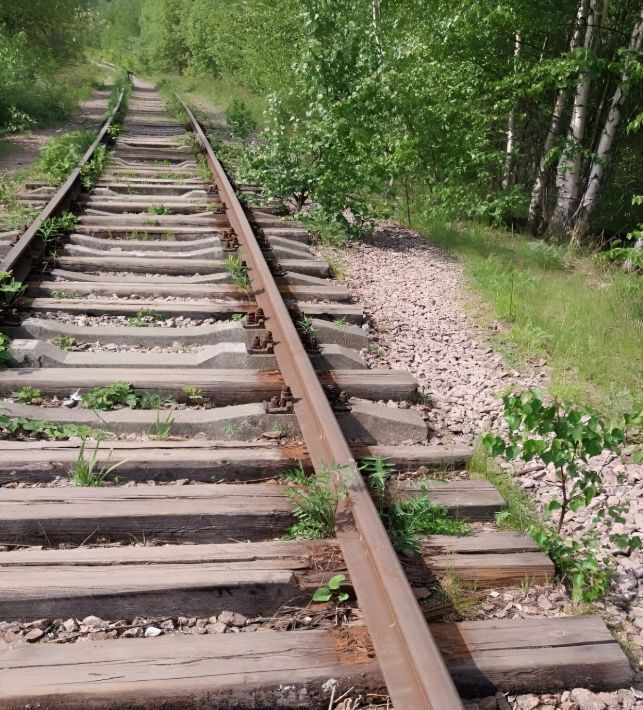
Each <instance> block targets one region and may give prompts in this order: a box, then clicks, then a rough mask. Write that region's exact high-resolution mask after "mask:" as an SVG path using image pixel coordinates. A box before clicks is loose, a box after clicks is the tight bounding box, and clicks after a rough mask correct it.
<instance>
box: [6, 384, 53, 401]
mask: <svg viewBox="0 0 643 710" xmlns="http://www.w3.org/2000/svg"><path fill="white" fill-rule="evenodd" d="M11 396H12V397H13V399H15V400H16V402H20V403H21V404H31V401H32V400H34V399H43V398H44V396H45V394H44V392H43V391H42V390H39V389H35V388H33V387H28V386H24V387H19V388H18V389H17V390H14V391H13V392H12V393H11Z"/></svg>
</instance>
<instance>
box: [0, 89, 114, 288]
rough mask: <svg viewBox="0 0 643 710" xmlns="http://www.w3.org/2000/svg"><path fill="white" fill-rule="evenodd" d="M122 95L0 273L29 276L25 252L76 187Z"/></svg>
mask: <svg viewBox="0 0 643 710" xmlns="http://www.w3.org/2000/svg"><path fill="white" fill-rule="evenodd" d="M124 95H125V89H124V88H123V89H121V92H120V94H119V96H118V99H117V101H116V104H115V106H114V108H113V109H112V112H111V113H110V115H109V116H108V117H107V118H106V119H105V120H104V121H103V124H102V126H101V129H100V130H99V132H98V134H97V135H96V138H95V139H94V141H93V142H92V144H91V145H90V146H89V148H88V149H87V150H86V151H85V154H84V155H83V157H82V158H81V159H80V162H79V163H78V165H77V166H76V167H75V168H74V169H73V170H72V171H71V172H70V173H69V177H68V178H67V179H66V180H65V182H64V183H63V184H62V185H61V186H60V187H59V188H58V189H57V190H56V192H55V193H54V194H53V195H52V197H51V199H50V200H49V202H48V203H47V204H46V205H45V206H44V207H43V208H42V210H41V211H40V212H39V213H38V215H37V217H36V218H35V219H34V220H33V222H32V223H31V224H30V225H29V227H27V229H26V230H25V231H24V232H23V233H22V234H21V235H20V236H19V237H18V241H17V242H16V243H15V244H14V245H13V246H12V247H11V249H10V250H9V252H8V253H7V255H6V256H5V258H4V259H3V260H2V263H0V271H11V272H12V274H13V276H14V278H15V279H18V280H20V279H22V278H24V276H25V275H26V274H27V273H28V272H29V269H30V268H31V257H30V255H29V252H30V250H31V248H32V246H33V244H34V242H35V240H36V238H37V236H38V230H39V229H40V227H41V226H42V223H43V222H44V221H45V220H46V219H48V218H49V217H52V216H53V215H55V214H56V213H57V212H58V211H59V210H60V208H61V207H62V206H63V204H64V203H65V200H67V199H68V198H69V197H70V195H71V193H72V191H73V190H74V188H75V187H76V186H77V183H78V180H79V179H80V172H81V170H82V169H83V167H84V166H85V165H86V164H87V163H88V162H89V161H90V160H91V159H92V156H93V155H94V152H95V151H96V148H98V146H99V145H100V144H101V143H102V142H103V139H104V138H105V136H106V135H107V131H108V130H109V127H110V126H111V125H112V122H113V120H114V117H115V116H116V114H117V113H118V111H119V109H120V107H121V103H122V101H123V96H124Z"/></svg>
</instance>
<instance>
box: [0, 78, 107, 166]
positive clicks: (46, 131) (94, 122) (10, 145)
mask: <svg viewBox="0 0 643 710" xmlns="http://www.w3.org/2000/svg"><path fill="white" fill-rule="evenodd" d="M112 86H113V83H111V80H110V79H107V80H106V81H105V84H104V85H103V87H102V88H101V89H95V90H94V91H93V92H92V94H91V96H90V97H89V98H88V99H86V100H85V101H81V103H80V104H79V105H78V107H77V109H76V110H75V112H74V114H73V116H72V117H71V119H70V120H68V121H66V122H64V123H61V124H59V125H57V126H50V127H49V128H35V129H34V130H32V131H29V132H27V133H20V134H18V135H15V136H10V137H8V138H5V139H2V140H1V141H0V176H1V175H7V176H8V175H13V174H14V173H15V172H16V171H18V170H21V169H23V168H26V167H27V166H29V165H31V163H33V161H34V160H35V159H36V158H37V157H38V153H39V152H40V151H41V150H42V147H43V146H44V144H45V143H46V142H47V141H48V140H49V138H51V137H52V136H58V135H62V134H64V133H69V132H70V131H77V130H82V129H86V128H87V129H92V128H94V127H96V126H98V125H100V123H101V122H102V120H103V118H104V116H105V111H106V110H107V106H108V104H109V97H110V96H111V93H112Z"/></svg>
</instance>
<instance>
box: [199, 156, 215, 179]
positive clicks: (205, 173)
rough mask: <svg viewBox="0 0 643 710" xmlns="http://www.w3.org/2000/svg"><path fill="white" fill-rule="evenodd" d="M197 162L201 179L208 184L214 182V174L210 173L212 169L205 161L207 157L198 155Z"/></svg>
mask: <svg viewBox="0 0 643 710" xmlns="http://www.w3.org/2000/svg"><path fill="white" fill-rule="evenodd" d="M196 162H197V169H198V171H199V177H200V178H201V179H202V180H204V181H206V182H210V181H211V180H212V173H211V172H210V167H209V166H208V161H207V160H206V159H205V156H203V155H202V154H201V153H198V154H197V156H196Z"/></svg>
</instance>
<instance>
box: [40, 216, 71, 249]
mask: <svg viewBox="0 0 643 710" xmlns="http://www.w3.org/2000/svg"><path fill="white" fill-rule="evenodd" d="M77 221H78V218H77V217H76V215H75V214H73V213H72V212H63V213H62V214H61V215H60V216H59V217H47V219H45V220H43V223H42V224H41V225H40V227H39V228H38V232H37V234H38V236H39V237H40V238H41V239H42V242H43V244H44V246H45V249H46V250H49V249H52V248H53V247H54V246H55V245H56V244H57V243H58V242H59V241H60V240H61V239H62V238H63V237H65V236H66V235H67V234H69V233H70V232H72V231H73V229H74V227H75V226H76V223H77Z"/></svg>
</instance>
